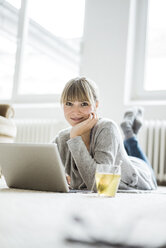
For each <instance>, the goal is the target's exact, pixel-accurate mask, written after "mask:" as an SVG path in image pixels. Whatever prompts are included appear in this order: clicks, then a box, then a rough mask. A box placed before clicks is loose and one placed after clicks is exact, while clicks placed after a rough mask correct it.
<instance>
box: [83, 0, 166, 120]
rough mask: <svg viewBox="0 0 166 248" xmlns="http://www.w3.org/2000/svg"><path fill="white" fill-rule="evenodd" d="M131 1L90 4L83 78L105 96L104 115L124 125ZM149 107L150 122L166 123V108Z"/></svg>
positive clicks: (103, 0)
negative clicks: (88, 80)
mask: <svg viewBox="0 0 166 248" xmlns="http://www.w3.org/2000/svg"><path fill="white" fill-rule="evenodd" d="M129 10H130V0H87V1H86V15H85V28H84V46H83V57H82V65H81V74H82V75H85V76H87V77H89V78H91V79H93V80H94V81H95V82H96V83H97V84H98V86H99V88H100V92H101V113H102V114H103V116H106V117H109V118H112V119H114V120H115V121H117V122H118V123H119V122H120V121H121V118H122V113H123V111H124V109H125V108H126V107H128V106H124V100H123V99H124V87H125V70H126V68H125V66H126V59H127V58H126V56H127V54H126V50H127V37H128V22H129ZM135 104H136V105H138V104H139V105H140V104H141V105H142V106H144V107H145V118H146V119H154V118H159V119H166V107H165V106H161V105H160V104H159V105H155V104H153V105H147V104H144V103H138V102H137V103H135Z"/></svg>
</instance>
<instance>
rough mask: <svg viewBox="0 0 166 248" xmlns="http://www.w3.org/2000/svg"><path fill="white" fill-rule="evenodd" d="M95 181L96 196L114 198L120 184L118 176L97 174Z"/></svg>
mask: <svg viewBox="0 0 166 248" xmlns="http://www.w3.org/2000/svg"><path fill="white" fill-rule="evenodd" d="M95 179H96V186H97V192H98V194H100V195H105V196H115V194H116V192H117V189H118V186H119V182H120V175H118V174H111V173H99V172H97V173H96V174H95Z"/></svg>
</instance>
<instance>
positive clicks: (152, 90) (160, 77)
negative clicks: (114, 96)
mask: <svg viewBox="0 0 166 248" xmlns="http://www.w3.org/2000/svg"><path fill="white" fill-rule="evenodd" d="M165 9H166V2H165V1H163V0H149V1H148V0H135V1H131V9H130V18H129V40H128V52H127V70H126V84H127V88H126V94H125V96H126V97H127V98H128V99H130V100H132V101H137V100H141V101H142V100H145V101H148V100H151V101H164V100H166V83H165V82H166V16H165ZM129 89H130V92H127V91H129Z"/></svg>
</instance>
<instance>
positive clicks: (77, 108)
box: [71, 105, 82, 115]
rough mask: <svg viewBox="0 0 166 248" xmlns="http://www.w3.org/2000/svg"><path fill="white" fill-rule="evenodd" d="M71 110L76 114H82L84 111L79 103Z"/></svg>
mask: <svg viewBox="0 0 166 248" xmlns="http://www.w3.org/2000/svg"><path fill="white" fill-rule="evenodd" d="M71 112H72V114H76V115H78V114H81V113H82V111H81V107H80V106H79V105H74V106H73V107H72V109H71Z"/></svg>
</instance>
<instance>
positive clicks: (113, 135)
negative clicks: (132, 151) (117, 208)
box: [53, 118, 156, 190]
mask: <svg viewBox="0 0 166 248" xmlns="http://www.w3.org/2000/svg"><path fill="white" fill-rule="evenodd" d="M70 130H71V128H67V129H65V130H62V131H60V132H59V134H58V136H57V137H56V138H55V139H54V140H53V142H54V143H56V144H57V145H58V150H59V152H60V156H61V159H62V163H63V164H64V166H65V172H66V173H67V174H68V175H69V176H70V177H71V188H73V189H89V190H91V189H92V186H93V182H94V175H95V170H96V166H97V164H107V163H109V164H113V163H115V164H119V162H120V160H122V164H121V181H120V185H119V188H120V189H131V188H132V189H133V188H134V189H144V190H151V189H155V188H156V183H155V181H154V180H153V177H152V172H151V170H150V169H149V167H148V165H147V164H146V163H145V162H144V161H143V160H141V159H139V158H134V157H129V156H128V155H127V153H126V151H125V149H124V145H123V140H122V137H121V133H120V131H119V128H118V126H117V125H116V124H115V123H114V122H113V121H112V120H109V119H103V118H101V119H99V120H98V122H97V124H96V125H95V126H94V127H93V128H92V130H91V136H90V151H88V150H87V148H86V146H85V144H84V142H83V140H82V138H81V136H77V137H75V138H72V139H70Z"/></svg>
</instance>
